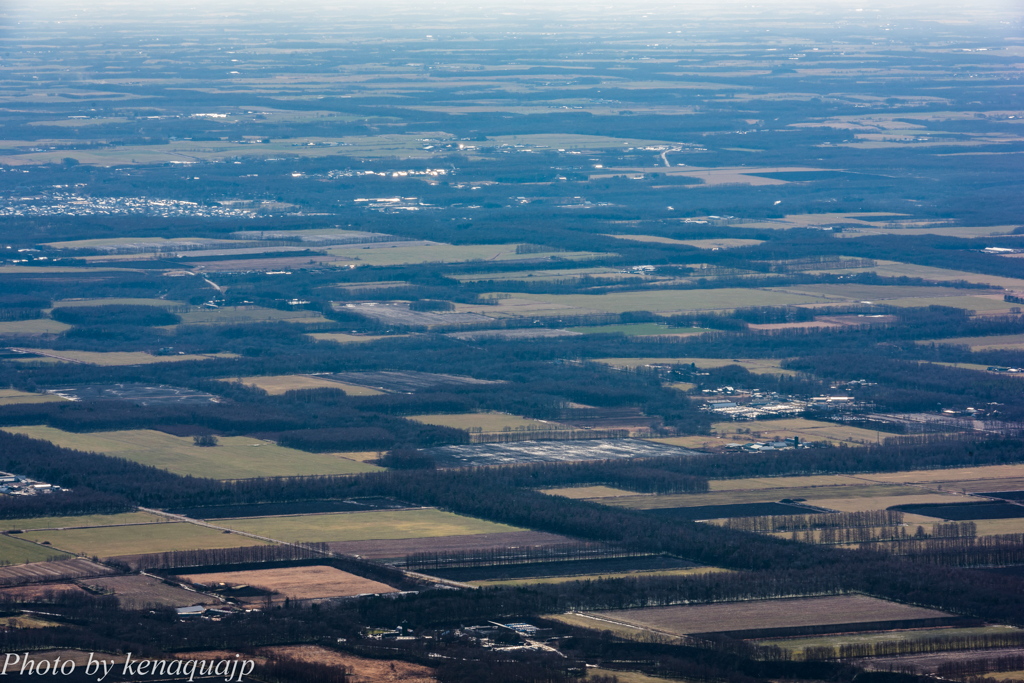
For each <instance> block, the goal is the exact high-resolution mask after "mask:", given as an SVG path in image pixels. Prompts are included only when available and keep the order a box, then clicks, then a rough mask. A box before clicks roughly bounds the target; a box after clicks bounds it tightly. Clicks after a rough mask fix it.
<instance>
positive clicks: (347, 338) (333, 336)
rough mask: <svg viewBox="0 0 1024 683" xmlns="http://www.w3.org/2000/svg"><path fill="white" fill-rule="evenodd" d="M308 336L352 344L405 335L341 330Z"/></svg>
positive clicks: (318, 339)
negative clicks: (363, 333) (358, 332)
mask: <svg viewBox="0 0 1024 683" xmlns="http://www.w3.org/2000/svg"><path fill="white" fill-rule="evenodd" d="M309 336H310V337H312V338H313V339H316V340H317V341H327V342H334V343H336V344H352V343H358V342H373V341H377V340H378V339H397V338H400V337H404V336H405V335H404V334H396V335H388V336H374V335H372V334H367V335H361V334H344V333H343V332H315V333H313V334H311V335H309Z"/></svg>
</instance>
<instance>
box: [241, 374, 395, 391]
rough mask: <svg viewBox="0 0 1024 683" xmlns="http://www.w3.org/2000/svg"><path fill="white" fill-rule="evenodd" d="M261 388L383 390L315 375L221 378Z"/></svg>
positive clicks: (279, 389) (283, 389) (285, 389)
mask: <svg viewBox="0 0 1024 683" xmlns="http://www.w3.org/2000/svg"><path fill="white" fill-rule="evenodd" d="M239 380H240V381H241V382H242V384H246V385H249V386H253V387H256V388H258V389H263V391H265V392H267V393H268V394H270V395H271V396H276V395H279V394H283V393H285V392H286V391H292V390H293V389H339V390H341V391H344V392H345V393H346V394H348V395H349V396H377V395H380V394H382V393H384V392H382V391H377V390H376V389H370V388H369V387H360V386H356V385H354V384H344V383H342V382H333V381H331V380H329V379H324V378H323V377H318V376H316V375H272V376H268V377H240V378H236V379H222V380H221V381H222V382H237V381H239Z"/></svg>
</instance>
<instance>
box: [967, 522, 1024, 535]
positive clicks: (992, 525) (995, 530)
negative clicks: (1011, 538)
mask: <svg viewBox="0 0 1024 683" xmlns="http://www.w3.org/2000/svg"><path fill="white" fill-rule="evenodd" d="M974 523H975V524H977V525H978V535H979V536H997V535H1000V534H1021V533H1024V518H1018V519H979V520H977V521H975V522H974Z"/></svg>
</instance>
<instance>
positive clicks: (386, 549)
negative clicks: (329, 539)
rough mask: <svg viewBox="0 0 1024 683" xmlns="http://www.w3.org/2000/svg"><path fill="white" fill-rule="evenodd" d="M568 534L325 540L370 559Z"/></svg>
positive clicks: (522, 543)
mask: <svg viewBox="0 0 1024 683" xmlns="http://www.w3.org/2000/svg"><path fill="white" fill-rule="evenodd" d="M572 541H573V539H571V538H568V537H567V536H558V535H556V534H547V533H544V532H541V531H512V532H509V533H504V534H472V535H467V536H439V537H437V538H407V539H401V540H396V541H341V542H336V543H328V546H330V549H331V552H335V553H342V554H344V555H358V556H359V557H364V558H371V559H375V560H376V559H384V558H404V557H405V556H406V555H411V554H413V553H424V552H450V551H453V550H482V549H485V548H510V547H541V546H547V545H559V544H561V543H572Z"/></svg>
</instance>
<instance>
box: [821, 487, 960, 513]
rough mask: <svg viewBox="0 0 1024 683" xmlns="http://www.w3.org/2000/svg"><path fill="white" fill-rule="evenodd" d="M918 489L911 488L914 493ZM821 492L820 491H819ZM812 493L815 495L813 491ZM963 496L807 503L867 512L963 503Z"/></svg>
mask: <svg viewBox="0 0 1024 683" xmlns="http://www.w3.org/2000/svg"><path fill="white" fill-rule="evenodd" d="M916 491H917V489H911V490H910V492H909V493H911V494H913V493H914V492H916ZM819 493H820V492H819ZM811 495H814V494H813V493H812V494H811ZM963 502H965V501H964V498H963V496H956V497H954V496H952V495H943V494H941V493H919V494H918V495H902V496H899V495H898V496H871V497H865V498H808V499H807V504H808V505H814V506H816V507H822V508H828V509H829V510H837V511H838V512H867V511H868V510H885V509H886V508H889V507H892V506H893V505H917V504H921V503H940V504H948V503H963Z"/></svg>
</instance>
